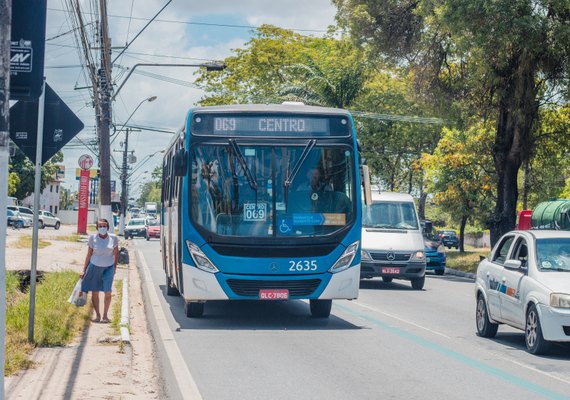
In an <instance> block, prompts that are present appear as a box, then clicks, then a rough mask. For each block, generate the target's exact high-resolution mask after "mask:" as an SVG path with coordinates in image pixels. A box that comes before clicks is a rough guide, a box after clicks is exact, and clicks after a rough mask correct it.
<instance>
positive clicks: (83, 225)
mask: <svg viewBox="0 0 570 400" xmlns="http://www.w3.org/2000/svg"><path fill="white" fill-rule="evenodd" d="M89 158H91V157H89ZM91 161H93V160H91ZM78 200H79V207H78V208H79V211H78V214H77V233H83V234H85V233H87V212H88V210H89V170H88V169H84V170H82V171H81V175H80V176H79V196H78Z"/></svg>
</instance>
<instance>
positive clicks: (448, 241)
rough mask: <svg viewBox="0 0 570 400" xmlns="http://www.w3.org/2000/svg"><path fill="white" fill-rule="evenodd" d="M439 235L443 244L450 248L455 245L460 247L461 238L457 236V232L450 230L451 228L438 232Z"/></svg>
mask: <svg viewBox="0 0 570 400" xmlns="http://www.w3.org/2000/svg"><path fill="white" fill-rule="evenodd" d="M437 233H438V235H439V240H440V241H441V244H443V245H444V246H445V247H447V248H448V249H451V248H452V247H455V248H456V249H459V238H458V237H457V232H455V231H449V230H442V231H438V232H437Z"/></svg>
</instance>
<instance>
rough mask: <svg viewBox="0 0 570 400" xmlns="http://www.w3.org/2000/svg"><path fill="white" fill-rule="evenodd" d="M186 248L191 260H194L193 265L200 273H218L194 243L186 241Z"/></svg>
mask: <svg viewBox="0 0 570 400" xmlns="http://www.w3.org/2000/svg"><path fill="white" fill-rule="evenodd" d="M186 246H187V247H188V252H189V253H190V255H191V256H192V260H194V264H196V267H197V268H199V269H201V270H202V271H206V272H210V273H212V274H215V273H216V272H219V271H220V270H219V269H218V268H216V266H215V265H214V264H213V263H212V262H211V261H210V259H209V258H208V257H207V256H206V255H205V254H204V252H203V251H202V250H201V249H200V248H199V247H198V246H196V245H195V244H194V243H192V242H191V241H189V240H187V241H186Z"/></svg>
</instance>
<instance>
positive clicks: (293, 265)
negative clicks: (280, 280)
mask: <svg viewBox="0 0 570 400" xmlns="http://www.w3.org/2000/svg"><path fill="white" fill-rule="evenodd" d="M316 270H317V260H301V261H289V271H292V272H299V271H316Z"/></svg>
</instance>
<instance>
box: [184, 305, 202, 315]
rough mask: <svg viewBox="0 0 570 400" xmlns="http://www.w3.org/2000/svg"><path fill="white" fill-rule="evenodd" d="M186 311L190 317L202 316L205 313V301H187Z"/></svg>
mask: <svg viewBox="0 0 570 400" xmlns="http://www.w3.org/2000/svg"><path fill="white" fill-rule="evenodd" d="M184 313H185V314H186V316H187V317H188V318H200V317H201V316H202V315H204V303H196V302H189V301H185V302H184Z"/></svg>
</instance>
